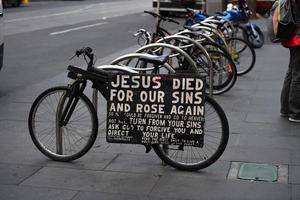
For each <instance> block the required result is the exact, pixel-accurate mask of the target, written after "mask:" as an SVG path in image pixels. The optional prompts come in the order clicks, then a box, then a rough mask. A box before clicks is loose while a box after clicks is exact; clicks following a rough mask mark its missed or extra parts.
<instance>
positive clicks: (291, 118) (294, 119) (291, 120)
mask: <svg viewBox="0 0 300 200" xmlns="http://www.w3.org/2000/svg"><path fill="white" fill-rule="evenodd" d="M289 121H290V122H296V123H300V119H298V118H293V117H289Z"/></svg>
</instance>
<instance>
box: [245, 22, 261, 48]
mask: <svg viewBox="0 0 300 200" xmlns="http://www.w3.org/2000/svg"><path fill="white" fill-rule="evenodd" d="M255 31H256V32H257V34H258V36H259V40H257V38H255V37H254V35H253V34H250V35H249V34H248V35H247V39H248V42H249V43H250V44H251V45H252V47H253V48H256V49H259V48H261V47H262V46H263V45H264V43H265V37H264V33H263V32H262V31H261V30H260V28H259V27H255Z"/></svg>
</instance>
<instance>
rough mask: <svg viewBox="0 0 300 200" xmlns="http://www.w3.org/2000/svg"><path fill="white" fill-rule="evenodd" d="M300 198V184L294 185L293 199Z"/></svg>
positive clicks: (297, 199)
mask: <svg viewBox="0 0 300 200" xmlns="http://www.w3.org/2000/svg"><path fill="white" fill-rule="evenodd" d="M299 199H300V185H292V200H299Z"/></svg>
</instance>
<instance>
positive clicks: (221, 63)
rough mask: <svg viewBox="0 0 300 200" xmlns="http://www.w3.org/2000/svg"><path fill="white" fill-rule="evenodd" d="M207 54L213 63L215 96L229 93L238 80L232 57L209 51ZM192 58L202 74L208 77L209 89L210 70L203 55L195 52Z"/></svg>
mask: <svg viewBox="0 0 300 200" xmlns="http://www.w3.org/2000/svg"><path fill="white" fill-rule="evenodd" d="M207 53H208V55H209V56H210V59H211V61H212V69H213V94H216V95H218V94H223V93H225V92H227V91H229V90H230V89H231V88H232V87H233V86H234V84H235V82H236V79H237V70H236V67H235V64H234V62H233V60H232V59H231V57H230V56H228V55H227V54H225V53H223V52H221V51H219V50H211V49H207ZM191 56H192V58H193V59H194V60H195V61H196V63H197V66H199V72H200V74H203V75H204V76H206V77H207V81H206V82H207V83H208V87H209V83H210V81H209V70H210V69H209V68H208V65H205V64H203V63H205V62H204V61H203V60H202V59H201V58H202V56H201V53H197V52H193V53H192V54H191Z"/></svg>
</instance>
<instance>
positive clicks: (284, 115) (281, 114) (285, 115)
mask: <svg viewBox="0 0 300 200" xmlns="http://www.w3.org/2000/svg"><path fill="white" fill-rule="evenodd" d="M288 116H289V114H287V113H280V117H288Z"/></svg>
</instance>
